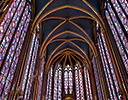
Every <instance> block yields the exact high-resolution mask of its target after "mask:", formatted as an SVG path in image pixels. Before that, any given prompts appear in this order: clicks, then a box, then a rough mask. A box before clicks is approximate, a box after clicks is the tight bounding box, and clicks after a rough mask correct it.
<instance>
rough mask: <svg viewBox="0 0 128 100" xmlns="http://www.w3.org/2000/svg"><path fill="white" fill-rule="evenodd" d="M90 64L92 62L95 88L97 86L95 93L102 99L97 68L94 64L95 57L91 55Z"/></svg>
mask: <svg viewBox="0 0 128 100" xmlns="http://www.w3.org/2000/svg"><path fill="white" fill-rule="evenodd" d="M92 64H93V70H94V77H95V81H96V82H95V83H96V88H97V93H98V98H99V99H100V100H102V92H101V86H100V79H99V75H98V70H97V66H96V60H95V57H94V56H93V57H92Z"/></svg>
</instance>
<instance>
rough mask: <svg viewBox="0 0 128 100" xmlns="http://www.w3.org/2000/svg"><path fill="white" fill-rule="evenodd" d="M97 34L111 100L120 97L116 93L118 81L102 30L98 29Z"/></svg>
mask: <svg viewBox="0 0 128 100" xmlns="http://www.w3.org/2000/svg"><path fill="white" fill-rule="evenodd" d="M97 35H98V39H97V42H98V47H99V51H100V55H101V60H102V64H103V69H104V73H105V77H106V81H107V86H108V90H109V94H110V98H111V99H112V100H113V99H120V96H118V95H117V93H118V91H119V83H118V81H117V76H116V73H115V69H114V67H113V64H112V60H111V57H110V53H109V50H108V47H107V44H106V41H105V37H104V34H103V32H102V30H100V34H99V33H98V32H97Z"/></svg>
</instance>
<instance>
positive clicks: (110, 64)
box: [101, 30, 119, 92]
mask: <svg viewBox="0 0 128 100" xmlns="http://www.w3.org/2000/svg"><path fill="white" fill-rule="evenodd" d="M101 38H102V40H103V44H104V47H105V51H106V55H107V59H108V62H109V66H110V69H111V73H112V77H113V80H114V83H115V86H116V91H117V92H118V90H119V84H118V81H117V78H116V73H115V70H114V67H113V64H112V61H111V57H110V54H109V51H108V48H107V44H106V41H105V38H104V35H103V32H102V30H101Z"/></svg>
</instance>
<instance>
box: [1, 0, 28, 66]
mask: <svg viewBox="0 0 128 100" xmlns="http://www.w3.org/2000/svg"><path fill="white" fill-rule="evenodd" d="M25 3H26V1H25V0H22V1H21V3H20V5H19V7H18V9H17V11H16V13H15V15H14V17H13V19H12V21H11V23H10V25H9V28H8V30H7V32H6V34H5V37H4V38H3V41H2V44H1V47H0V53H1V54H2V55H1V57H0V65H1V63H2V60H3V59H4V56H5V54H6V51H7V49H8V46H9V43H10V41H11V39H12V36H13V35H14V32H15V29H16V26H17V24H18V21H19V19H20V16H21V14H22V11H23V8H24V6H25Z"/></svg>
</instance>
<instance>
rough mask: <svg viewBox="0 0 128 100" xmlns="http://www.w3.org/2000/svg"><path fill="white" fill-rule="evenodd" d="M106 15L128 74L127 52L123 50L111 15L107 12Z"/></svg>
mask: <svg viewBox="0 0 128 100" xmlns="http://www.w3.org/2000/svg"><path fill="white" fill-rule="evenodd" d="M105 15H106V18H107V21H108V23H109V26H110V28H111V30H112V34H113V36H114V39H115V41H116V44H117V47H118V49H119V52H120V55H121V57H122V60H123V62H124V65H125V68H126V71H127V73H128V58H127V55H126V53H125V51H124V49H123V46H122V44H121V42H120V39H119V37H118V36H117V31H116V30H115V27H114V25H113V23H112V20H111V18H110V16H109V13H108V11H107V10H106V11H105Z"/></svg>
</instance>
